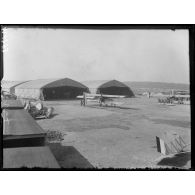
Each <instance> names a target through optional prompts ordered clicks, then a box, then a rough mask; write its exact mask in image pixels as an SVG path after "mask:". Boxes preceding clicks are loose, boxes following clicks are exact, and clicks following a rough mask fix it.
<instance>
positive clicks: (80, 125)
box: [37, 97, 191, 168]
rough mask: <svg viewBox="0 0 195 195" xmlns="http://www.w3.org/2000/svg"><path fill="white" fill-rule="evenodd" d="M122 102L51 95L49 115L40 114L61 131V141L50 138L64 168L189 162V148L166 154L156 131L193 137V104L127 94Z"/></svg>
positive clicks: (182, 164) (46, 127) (47, 124)
mask: <svg viewBox="0 0 195 195" xmlns="http://www.w3.org/2000/svg"><path fill="white" fill-rule="evenodd" d="M117 101H122V102H123V105H121V107H120V108H108V107H104V108H102V107H98V106H96V105H95V103H89V104H88V106H86V107H81V106H80V101H78V100H75V101H47V102H44V104H45V105H46V106H52V107H54V110H55V111H54V115H53V117H52V118H51V119H43V120H37V122H38V123H39V125H40V126H41V127H42V128H43V129H44V130H45V131H48V130H50V131H59V132H61V133H62V134H63V135H64V140H62V141H61V143H53V144H50V147H51V150H52V151H53V153H54V155H55V157H56V159H57V160H58V162H59V164H60V165H61V166H62V167H64V168H73V167H77V168H92V167H96V168H110V167H112V168H145V167H150V168H159V167H162V168H166V167H178V168H190V166H191V164H190V163H191V160H190V159H191V153H190V152H187V153H183V154H179V155H174V156H163V155H162V154H160V153H159V152H157V148H156V136H159V137H162V136H163V135H164V133H165V132H171V133H174V132H175V133H177V134H179V135H181V136H182V137H183V139H184V140H185V142H186V143H190V141H191V135H190V133H191V126H190V125H191V124H190V106H189V105H176V106H168V105H161V104H158V101H157V99H156V98H150V99H149V98H146V97H137V98H125V99H120V100H117Z"/></svg>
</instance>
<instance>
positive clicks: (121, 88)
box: [96, 80, 135, 97]
mask: <svg viewBox="0 0 195 195" xmlns="http://www.w3.org/2000/svg"><path fill="white" fill-rule="evenodd" d="M96 93H99V94H100V93H102V94H106V95H125V96H126V97H134V96H135V95H134V93H133V91H132V90H131V89H130V88H129V87H128V86H127V85H125V84H124V83H122V82H120V81H117V80H111V81H108V82H106V83H103V84H102V85H100V86H99V87H98V88H97V91H96Z"/></svg>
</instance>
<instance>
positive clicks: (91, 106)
mask: <svg viewBox="0 0 195 195" xmlns="http://www.w3.org/2000/svg"><path fill="white" fill-rule="evenodd" d="M87 107H88V108H99V109H106V108H107V109H109V108H112V109H123V110H140V109H139V108H130V107H121V106H98V105H97V106H96V105H87Z"/></svg>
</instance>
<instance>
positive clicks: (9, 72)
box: [4, 28, 189, 83]
mask: <svg viewBox="0 0 195 195" xmlns="http://www.w3.org/2000/svg"><path fill="white" fill-rule="evenodd" d="M4 41H5V44H4V46H5V51H4V80H31V79H40V78H65V77H69V78H72V79H75V80H77V81H85V80H110V79H117V80H120V81H155V82H175V83H177V82H178V83H189V49H188V47H189V46H188V45H189V41H188V31H187V30H176V31H171V30H70V29H56V30H55V29H24V28H18V29H17V28H8V29H6V31H5V38H4Z"/></svg>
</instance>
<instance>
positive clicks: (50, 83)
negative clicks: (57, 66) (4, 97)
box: [15, 78, 89, 100]
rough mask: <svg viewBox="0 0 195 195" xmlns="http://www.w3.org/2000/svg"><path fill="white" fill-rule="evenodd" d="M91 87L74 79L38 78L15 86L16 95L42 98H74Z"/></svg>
mask: <svg viewBox="0 0 195 195" xmlns="http://www.w3.org/2000/svg"><path fill="white" fill-rule="evenodd" d="M83 92H87V93H88V92H89V89H88V88H87V87H86V86H85V85H83V84H81V83H79V82H77V81H74V80H72V79H69V78H63V79H38V80H31V81H28V82H26V83H23V84H21V85H18V86H16V87H15V95H17V96H18V97H19V98H33V99H40V100H59V99H74V98H76V96H78V95H82V94H83Z"/></svg>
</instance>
